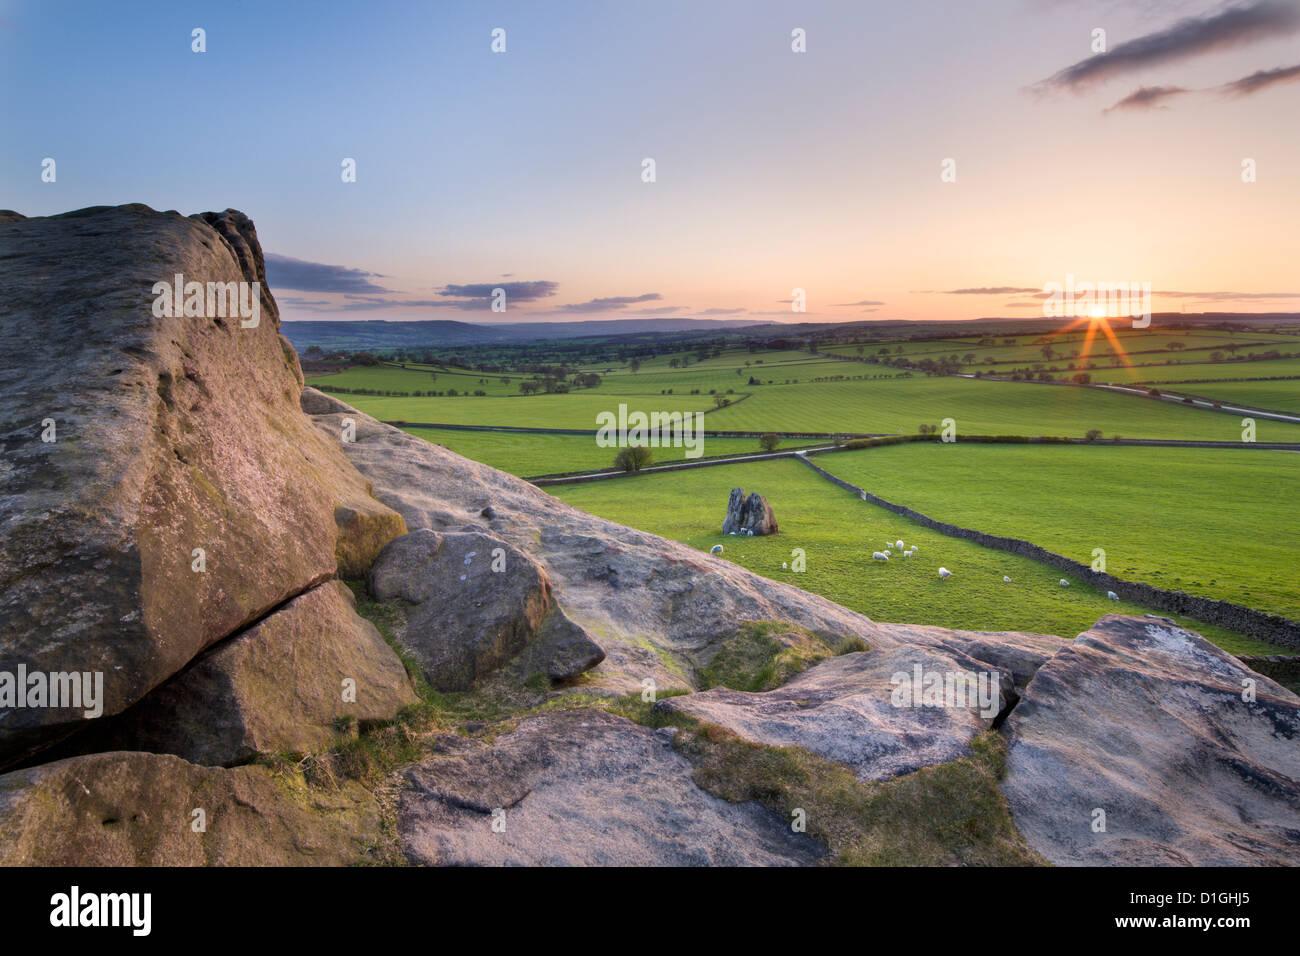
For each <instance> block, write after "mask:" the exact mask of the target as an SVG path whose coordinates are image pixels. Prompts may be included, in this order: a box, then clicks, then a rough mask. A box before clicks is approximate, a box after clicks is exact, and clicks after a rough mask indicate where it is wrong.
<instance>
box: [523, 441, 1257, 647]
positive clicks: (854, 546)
mask: <svg viewBox="0 0 1300 956" xmlns="http://www.w3.org/2000/svg"><path fill="white" fill-rule="evenodd" d="M994 450H998V449H994ZM849 454H861V455H871V454H876V451H875V450H873V451H869V452H858V453H841V454H836V455H827V456H823V457H822V458H821V459H820V460H819V463H820V464H822V465H823V466H825V467H829V466H831V465H832V463H836V462H838V461H840V460H841V459H843V458H845V457H847V456H848V455H849ZM733 487H743V488H744V489H745V492H746V494H748V493H749V492H751V491H757V492H759V493H760V494H762V495H764V496H765V497H766V498H767V499H768V501H769V502H771V503H772V505H773V508H774V509H775V510H776V513H777V519H778V521H779V522H780V526H781V530H780V533H779V534H776V535H772V536H769V537H760V538H737V537H734V536H727V535H723V534H721V533H720V531H719V529H720V527H721V524H722V516H723V514H724V513H725V511H726V503H727V495H728V494H729V492H730V490H731V489H732V488H733ZM548 490H551V491H552V492H553V493H554V494H555V495H556V496H557V497H560V498H563V499H564V500H565V501H567V502H568V503H569V504H571V505H573V506H574V507H577V508H581V509H583V510H584V511H589V512H591V513H592V514H596V515H600V516H601V517H603V518H608V519H610V520H611V521H617V522H619V523H622V524H629V525H632V526H634V527H637V528H641V529H642V530H645V531H650V532H652V533H654V534H659V535H662V536H664V537H667V538H673V539H676V540H678V541H682V542H684V543H685V544H689V545H691V546H692V547H697V548H700V549H701V550H706V551H707V550H708V549H709V548H710V547H712V546H713V545H715V544H721V545H722V546H723V548H724V551H723V554H722V557H721V558H720V559H719V560H727V561H734V562H736V563H737V564H740V565H742V566H744V567H746V568H748V569H749V570H751V571H754V572H755V573H757V574H761V575H763V576H765V577H769V578H773V579H775V580H778V581H785V582H787V583H790V584H794V585H795V586H797V587H801V588H804V589H805V590H808V591H813V592H815V593H817V594H821V595H823V596H825V597H828V598H830V599H831V600H832V601H836V602H837V603H840V604H843V605H844V606H845V607H849V608H852V609H853V610H855V611H860V612H862V613H863V614H866V615H867V616H868V617H871V618H873V619H875V620H880V621H908V622H910V623H917V624H936V625H941V626H944V627H954V628H966V629H973V630H1030V631H1035V630H1036V631H1040V632H1047V633H1056V634H1060V635H1063V636H1066V637H1073V636H1074V635H1075V634H1077V633H1079V632H1080V631H1083V630H1086V629H1087V628H1088V627H1089V626H1091V624H1092V623H1093V622H1095V621H1096V620H1097V618H1099V617H1101V616H1102V615H1104V614H1111V613H1131V614H1141V613H1144V612H1145V610H1146V609H1145V608H1142V607H1139V606H1137V605H1132V604H1126V603H1124V602H1120V603H1118V604H1117V603H1116V602H1113V601H1109V600H1107V598H1106V596H1105V595H1104V594H1102V593H1101V592H1099V591H1096V590H1095V589H1093V588H1091V587H1088V586H1087V585H1086V584H1084V583H1083V582H1081V581H1075V582H1074V586H1072V587H1068V588H1063V587H1061V586H1060V584H1059V583H1058V582H1059V579H1060V577H1061V575H1060V572H1058V571H1056V570H1054V569H1052V568H1049V567H1046V566H1045V565H1041V564H1038V563H1036V562H1034V561H1031V560H1029V559H1027V558H1019V557H1016V556H1014V555H1010V554H1005V553H1003V552H1000V551H990V550H988V549H986V548H983V547H981V546H979V545H977V544H973V543H971V542H968V541H963V540H960V539H956V538H949V537H946V536H944V535H941V534H939V533H937V532H934V531H930V530H928V529H925V528H922V527H921V526H919V525H917V524H915V523H914V522H912V521H909V520H908V519H906V518H902V517H899V516H898V515H895V514H893V513H892V512H890V511H886V510H885V509H884V508H880V507H878V506H876V505H871V504H868V503H867V502H864V501H862V500H860V499H859V498H857V497H856V496H855V495H853V494H851V493H849V492H847V491H845V490H843V489H841V488H837V487H836V486H834V485H832V484H830V483H829V482H827V481H826V480H825V479H823V478H821V477H820V476H818V475H817V474H816V473H815V472H813V470H812V469H810V468H808V467H806V466H805V465H802V464H800V463H799V462H796V461H792V460H784V461H770V462H754V463H749V464H743V465H720V466H718V467H716V468H703V469H698V470H695V471H684V472H676V473H671V474H659V475H637V476H633V477H630V478H620V479H618V480H616V481H604V482H594V483H590V484H584V485H574V486H571V487H561V488H552V489H548ZM900 538H901V539H902V540H903V541H904V543H905V544H907V545H912V544H915V545H917V546H918V548H919V551H918V553H917V554H916V556H915V557H913V558H908V559H901V558H899V557H898V556H897V554H896V555H895V557H894V559H893V560H891V561H890V562H888V563H879V562H873V561H872V560H871V552H872V551H873V550H877V549H880V548H882V547H884V544H885V542H886V541H894V540H897V539H900ZM795 548H802V549H804V551H805V552H806V555H807V570H806V571H804V572H802V573H798V572H795V571H791V570H783V569H782V567H781V565H782V562H784V563H786V564H789V563H790V561H791V560H792V557H791V552H792V550H793V549H795ZM940 565H942V566H944V567H946V568H948V569H949V570H950V571H952V572H953V576H952V578H950V579H949V580H947V581H941V580H940V579H939V577H938V574H937V573H936V572H937V569H938V568H939V566H940ZM1004 575H1005V576H1007V577H1010V578H1011V583H1010V584H1007V583H1005V582H1003V580H1002V578H1003V576H1004ZM1191 626H1194V627H1196V628H1197V629H1198V630H1200V631H1201V632H1202V633H1205V634H1206V635H1207V636H1213V637H1214V638H1216V639H1218V640H1219V641H1221V642H1224V644H1225V646H1229V645H1231V646H1232V649H1234V650H1238V651H1244V650H1251V649H1254V650H1259V649H1263V646H1261V645H1260V644H1259V643H1258V642H1251V641H1249V640H1246V639H1243V638H1240V637H1239V636H1237V635H1233V634H1231V633H1230V632H1227V631H1222V630H1220V629H1218V628H1212V627H1208V626H1206V625H1200V624H1193V625H1191Z"/></svg>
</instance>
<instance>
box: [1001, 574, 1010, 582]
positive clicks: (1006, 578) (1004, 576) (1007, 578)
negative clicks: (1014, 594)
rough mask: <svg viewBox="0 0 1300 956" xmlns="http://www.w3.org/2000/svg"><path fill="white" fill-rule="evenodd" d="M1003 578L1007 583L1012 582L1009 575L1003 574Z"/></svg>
mask: <svg viewBox="0 0 1300 956" xmlns="http://www.w3.org/2000/svg"><path fill="white" fill-rule="evenodd" d="M1002 580H1003V582H1005V583H1006V584H1010V583H1011V579H1010V578H1009V577H1007V576H1006V575H1005V574H1004V575H1002Z"/></svg>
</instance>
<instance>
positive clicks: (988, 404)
mask: <svg viewBox="0 0 1300 956" xmlns="http://www.w3.org/2000/svg"><path fill="white" fill-rule="evenodd" d="M753 393H754V394H753V397H751V398H750V399H748V400H747V401H745V402H742V403H740V404H737V405H735V406H734V407H730V408H724V409H722V410H720V411H718V412H715V413H714V414H711V415H709V416H708V418H707V420H706V421H707V425H708V427H709V428H710V429H711V430H723V429H736V430H743V431H763V430H772V431H843V432H877V433H896V432H902V433H904V434H914V433H915V432H916V431H917V428H918V426H919V425H921V424H922V423H927V424H936V425H937V424H939V423H940V422H941V421H942V420H943V419H945V418H952V419H954V420H955V421H956V423H957V433H958V435H959V436H960V435H961V434H967V435H1059V436H1065V437H1076V438H1082V437H1083V436H1084V435H1085V434H1086V433H1087V432H1088V430H1089V429H1092V428H1100V429H1101V430H1102V433H1103V434H1104V435H1105V436H1106V437H1108V438H1109V437H1111V436H1113V435H1122V436H1124V437H1125V438H1183V439H1209V440H1214V441H1240V439H1241V420H1240V417H1237V416H1232V415H1226V414H1218V413H1215V412H1210V411H1206V410H1197V409H1193V408H1182V407H1180V406H1178V405H1174V404H1170V403H1167V402H1159V401H1153V400H1150V399H1145V398H1138V397H1133V396H1128V395H1118V394H1112V393H1107V392H1105V391H1101V390H1098V389H1090V388H1073V387H1067V386H1053V385H1038V384H1030V383H1021V382H984V381H978V380H974V379H963V378H953V377H948V376H924V375H919V376H914V377H912V378H908V379H900V380H897V381H888V382H881V381H868V382H832V383H827V384H819V385H779V386H778V385H772V386H763V387H762V388H756V389H753ZM1257 439H1258V440H1259V441H1300V425H1296V424H1290V423H1286V422H1268V421H1263V420H1261V421H1260V422H1259V423H1258V431H1257Z"/></svg>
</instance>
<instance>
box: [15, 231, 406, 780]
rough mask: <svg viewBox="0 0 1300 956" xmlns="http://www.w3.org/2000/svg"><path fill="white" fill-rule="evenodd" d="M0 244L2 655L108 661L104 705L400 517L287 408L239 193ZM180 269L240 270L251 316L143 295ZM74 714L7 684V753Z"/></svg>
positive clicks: (58, 733)
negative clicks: (219, 205)
mask: <svg viewBox="0 0 1300 956" xmlns="http://www.w3.org/2000/svg"><path fill="white" fill-rule="evenodd" d="M0 258H2V259H4V261H5V268H4V269H3V270H2V271H0V300H3V301H4V303H5V308H4V310H3V312H0V334H3V337H4V339H5V343H6V347H5V351H4V356H5V358H0V537H3V540H4V547H3V549H0V660H2V661H4V662H5V665H6V666H7V667H8V668H9V669H11V670H12V669H15V668H16V667H17V666H18V665H20V664H21V665H23V666H24V667H25V668H26V670H27V672H28V673H31V672H51V671H54V672H78V673H83V672H84V673H99V674H102V675H103V693H104V697H105V701H104V702H103V706H104V712H105V713H108V714H113V713H118V712H120V711H122V710H124V709H125V708H126V707H128V706H130V705H131V704H133V703H135V702H136V701H138V700H139V699H140V698H142V697H143V696H144V695H145V694H146V693H148V692H149V691H150V690H152V689H153V688H154V687H157V686H158V685H159V684H160V683H162V681H164V680H165V679H167V678H168V677H170V676H171V675H173V674H175V673H177V672H178V671H179V670H180V669H181V668H182V667H184V666H185V665H186V664H187V663H188V662H189V661H190V660H192V659H193V658H194V657H195V656H196V655H197V654H199V653H200V652H201V651H202V650H204V649H205V648H207V647H209V646H211V645H213V644H214V643H216V642H217V641H220V640H221V639H223V638H225V637H227V636H229V635H231V634H234V633H236V632H238V631H239V630H241V629H242V628H244V627H247V626H248V625H249V624H251V623H253V622H254V621H257V620H258V619H259V618H261V617H263V616H264V615H266V614H267V613H268V612H270V611H271V610H273V609H274V608H276V607H278V606H279V605H281V604H283V603H284V602H285V601H288V600H290V599H292V598H294V597H295V596H297V595H299V594H302V593H303V592H304V591H307V590H309V589H310V588H313V587H315V586H317V585H319V584H321V583H322V582H324V581H326V580H328V579H329V578H330V577H332V576H333V575H334V574H335V572H336V570H337V569H338V568H339V566H340V564H342V565H343V566H344V567H345V568H346V567H349V566H350V567H352V568H355V567H358V566H360V565H364V564H368V562H369V560H371V559H373V556H374V554H375V553H377V551H378V548H379V546H382V544H383V543H385V542H386V541H387V539H388V538H389V537H392V536H393V535H395V534H398V533H401V531H403V530H404V526H403V525H402V522H401V518H400V516H398V515H397V514H395V513H393V512H392V511H390V510H389V509H387V508H385V507H384V506H382V505H381V504H380V503H379V502H377V501H375V500H374V498H373V497H371V496H370V495H369V492H368V488H367V485H366V482H365V480H364V479H362V478H361V477H360V476H359V475H358V474H357V473H356V471H355V469H353V468H351V467H350V466H349V465H348V463H347V460H346V459H345V458H344V457H343V455H342V454H341V452H340V449H339V442H337V441H331V440H330V439H329V438H327V437H326V436H324V435H322V434H321V432H320V431H319V429H314V428H312V427H311V425H310V423H309V422H308V420H307V419H306V418H305V417H304V416H303V415H301V414H300V413H299V410H298V401H299V392H300V388H301V385H302V373H301V371H300V369H299V366H298V361H297V358H296V356H295V354H294V352H293V350H292V348H290V347H289V345H288V343H287V342H286V341H285V340H284V339H283V338H282V337H281V336H280V334H279V331H278V328H279V317H278V314H277V312H276V306H275V300H274V299H273V298H272V296H271V293H270V290H269V289H267V287H266V284H265V279H266V277H265V274H264V270H263V264H262V253H261V249H260V247H259V246H258V243H257V235H256V232H255V230H254V228H253V224H252V222H251V221H249V219H248V218H247V217H246V216H244V215H243V214H242V213H238V212H235V211H233V210H227V211H226V212H224V213H205V214H203V215H202V216H197V217H191V218H188V219H187V218H185V217H183V216H181V215H179V214H177V213H174V212H170V213H159V212H154V211H153V210H151V209H149V208H148V207H146V206H139V205H136V206H121V207H116V208H108V207H96V208H92V209H83V210H79V211H77V212H72V213H66V214H64V215H61V216H50V217H44V218H33V219H19V220H16V221H10V222H4V223H0ZM178 274H180V275H183V276H184V280H185V281H186V282H189V281H195V282H202V283H208V282H211V283H236V284H238V283H248V284H249V285H248V286H247V289H248V295H249V299H248V301H249V302H250V303H252V302H254V301H256V303H257V304H258V307H259V309H260V321H259V322H258V324H257V325H256V326H252V327H245V326H244V320H243V319H241V317H240V315H238V314H236V315H229V314H227V315H226V316H225V317H221V316H219V315H217V314H216V310H215V309H214V311H213V312H212V313H211V315H210V317H208V316H205V315H190V316H185V315H178V316H175V317H171V318H169V317H166V316H162V315H156V314H155V311H160V310H155V309H154V305H155V301H156V300H155V298H154V293H153V292H152V290H153V288H154V284H155V283H167V284H171V283H172V282H173V281H174V277H175V276H176V275H178ZM252 283H258V284H259V286H258V290H259V295H258V298H257V299H256V300H254V299H253V297H252V291H253V287H252V285H251V284H252ZM197 311H200V312H204V311H206V303H205V305H204V306H203V307H201V308H199V309H198V310H197ZM340 521H341V522H342V526H340V523H339V522H340ZM83 726H84V721H83V719H82V716H81V714H80V712H78V711H77V710H75V709H58V708H51V707H16V706H13V707H6V706H5V705H4V704H0V766H4V765H5V764H6V763H12V762H13V761H15V760H17V759H19V758H21V757H23V756H25V755H29V754H31V753H33V752H35V751H37V750H38V749H40V748H41V747H43V746H47V745H48V744H50V743H52V742H53V741H55V740H57V739H58V738H60V737H63V736H66V735H68V734H70V733H73V732H74V731H76V730H78V729H80V728H81V727H83Z"/></svg>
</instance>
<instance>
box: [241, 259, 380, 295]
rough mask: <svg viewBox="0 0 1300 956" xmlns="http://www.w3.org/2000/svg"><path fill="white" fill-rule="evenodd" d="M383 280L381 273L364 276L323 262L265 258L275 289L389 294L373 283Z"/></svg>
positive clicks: (363, 273)
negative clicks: (372, 280) (373, 280)
mask: <svg viewBox="0 0 1300 956" xmlns="http://www.w3.org/2000/svg"><path fill="white" fill-rule="evenodd" d="M372 278H375V279H382V278H383V276H381V275H380V274H379V273H378V272H364V271H362V270H361V269H349V268H348V267H347V266H331V265H326V264H325V263H323V262H308V261H307V260H305V259H294V258H293V257H291V256H281V255H276V254H275V253H274V252H268V253H267V254H266V281H267V283H268V284H269V285H270V286H271V288H273V289H295V290H297V291H299V292H364V293H371V294H373V293H380V292H389V291H391V290H389V289H385V288H384V287H383V286H379V285H376V284H375V283H373V282H371V281H370V280H371V279H372Z"/></svg>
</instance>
